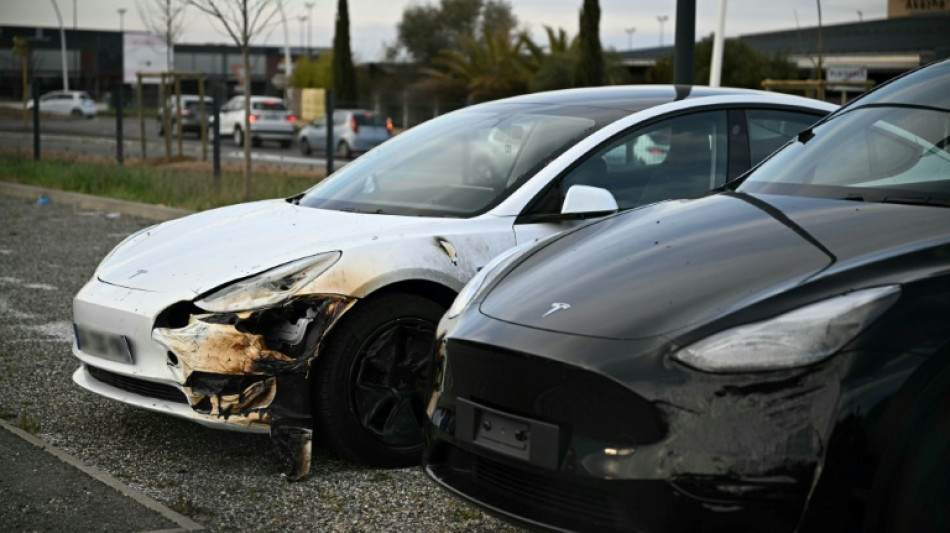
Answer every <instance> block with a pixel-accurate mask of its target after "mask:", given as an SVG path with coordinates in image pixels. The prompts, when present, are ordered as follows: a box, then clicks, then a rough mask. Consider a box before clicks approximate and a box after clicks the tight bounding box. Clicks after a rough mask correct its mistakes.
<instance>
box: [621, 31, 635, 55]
mask: <svg viewBox="0 0 950 533" xmlns="http://www.w3.org/2000/svg"><path fill="white" fill-rule="evenodd" d="M623 31H625V32H627V50H633V32H635V31H637V29H636V28H633V27H630V28H627V29H625V30H623Z"/></svg>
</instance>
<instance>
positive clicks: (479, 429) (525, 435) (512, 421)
mask: <svg viewBox="0 0 950 533" xmlns="http://www.w3.org/2000/svg"><path fill="white" fill-rule="evenodd" d="M458 402H459V403H458V409H457V412H456V426H455V427H456V437H457V438H458V439H460V440H462V441H464V442H470V443H472V444H474V445H475V446H479V447H482V448H486V449H489V450H492V451H495V452H498V453H502V454H504V455H507V456H510V457H514V458H517V459H521V460H523V461H527V462H530V463H533V464H536V465H538V466H543V467H545V468H551V469H554V468H556V467H557V460H558V456H559V449H558V446H559V442H560V440H559V429H558V427H557V426H556V425H554V424H549V423H547V422H541V421H539V420H532V419H530V418H524V417H521V416H517V415H512V414H509V413H505V412H502V411H499V410H497V409H492V408H490V407H486V406H484V405H479V404H477V403H475V402H471V401H469V400H465V399H463V398H459V399H458Z"/></svg>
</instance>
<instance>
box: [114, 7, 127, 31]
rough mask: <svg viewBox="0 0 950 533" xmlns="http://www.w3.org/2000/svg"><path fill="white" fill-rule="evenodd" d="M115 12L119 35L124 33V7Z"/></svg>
mask: <svg viewBox="0 0 950 533" xmlns="http://www.w3.org/2000/svg"><path fill="white" fill-rule="evenodd" d="M116 11H118V12H119V33H122V32H124V31H125V11H126V9H125V8H124V7H120V8H119V9H117V10H116Z"/></svg>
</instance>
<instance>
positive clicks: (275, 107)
mask: <svg viewBox="0 0 950 533" xmlns="http://www.w3.org/2000/svg"><path fill="white" fill-rule="evenodd" d="M251 109H253V110H254V111H287V106H286V105H284V103H283V102H281V101H280V100H265V101H260V102H251Z"/></svg>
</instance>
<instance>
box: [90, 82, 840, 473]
mask: <svg viewBox="0 0 950 533" xmlns="http://www.w3.org/2000/svg"><path fill="white" fill-rule="evenodd" d="M834 108H835V106H831V105H828V104H825V103H822V102H818V101H815V100H810V99H804V98H799V97H793V96H785V95H778V94H773V93H761V92H755V91H744V90H734V89H710V88H701V87H696V88H694V89H692V90H689V89H686V88H682V87H679V88H676V87H666V86H646V87H609V88H592V89H583V90H571V91H561V92H552V93H538V94H532V95H525V96H520V97H516V98H511V99H506V100H500V101H495V102H490V103H485V104H480V105H476V106H471V107H468V108H465V109H462V110H459V111H456V112H452V113H449V114H446V115H443V116H441V117H439V118H436V119H433V120H431V121H429V122H426V123H425V124H423V125H420V126H419V127H416V128H413V129H411V130H409V131H407V132H405V133H403V134H401V135H399V136H397V137H394V138H393V139H392V140H390V141H387V142H385V143H383V144H382V145H380V146H378V147H377V148H375V149H373V150H371V151H370V152H369V153H367V154H366V155H364V156H362V157H360V158H358V159H356V160H355V161H354V162H352V163H350V164H348V165H347V166H346V167H344V168H343V169H341V170H340V171H338V172H336V173H335V174H333V175H332V176H330V177H329V178H327V179H325V180H323V181H321V182H320V183H318V184H317V185H315V186H314V187H313V188H311V189H309V190H308V191H306V192H304V193H301V194H300V195H298V196H294V197H292V198H288V199H278V200H270V201H261V202H254V203H248V204H241V205H235V206H230V207H225V208H221V209H216V210H213V211H207V212H202V213H198V214H195V215H192V216H189V217H186V218H183V219H179V220H175V221H171V222H167V223H164V224H161V225H159V226H155V227H152V228H149V229H146V230H143V231H141V232H139V233H137V234H135V235H132V236H130V237H129V238H128V239H127V240H126V241H125V242H123V243H121V244H120V245H119V246H117V247H116V248H115V249H114V250H113V251H112V252H111V253H110V254H109V255H108V256H107V257H106V258H105V259H104V260H103V261H102V263H101V264H100V265H99V267H98V269H97V271H96V273H95V275H94V276H93V278H92V279H91V280H90V281H89V283H88V284H87V285H86V286H85V287H84V288H83V289H82V290H81V291H80V292H79V293H78V294H77V295H76V297H75V300H74V307H73V309H74V321H75V324H76V331H77V341H76V344H75V345H74V347H73V353H74V354H75V355H76V357H78V358H79V360H80V362H81V365H80V367H79V369H78V370H77V371H76V373H75V374H74V380H75V381H76V382H77V383H78V384H79V385H81V386H82V387H84V388H86V389H89V390H91V391H93V392H96V393H98V394H101V395H103V396H106V397H109V398H112V399H115V400H118V401H121V402H125V403H128V404H132V405H136V406H139V407H142V408H144V409H150V410H154V411H159V412H162V413H167V414H171V415H175V416H179V417H182V418H186V419H188V420H192V421H195V422H198V423H202V424H206V425H209V426H213V427H220V428H228V429H235V430H240V431H263V432H267V431H270V432H271V434H272V435H274V436H275V438H276V439H277V442H278V444H279V445H280V446H288V447H291V448H292V449H293V450H297V451H296V452H293V453H296V456H295V457H296V458H297V460H298V462H297V463H296V464H295V470H294V472H293V473H292V474H291V477H297V476H299V475H302V474H303V473H304V472H305V470H306V464H308V463H306V461H308V460H309V449H307V450H303V448H304V447H305V446H308V445H309V444H308V443H309V435H310V430H311V419H312V420H313V424H314V425H315V428H316V431H317V432H318V433H319V434H320V438H321V441H322V442H325V443H326V444H327V445H328V446H329V447H330V448H331V449H332V450H334V451H335V452H337V453H339V454H342V455H345V456H348V457H351V458H353V459H356V460H358V461H362V462H365V463H368V464H372V465H379V466H397V465H411V464H418V462H419V458H420V454H421V451H422V448H423V434H422V425H421V422H420V420H421V416H422V412H421V411H422V402H423V400H424V397H425V395H426V391H427V389H426V387H427V378H426V371H425V369H426V368H427V365H428V361H429V351H428V350H429V347H430V345H431V344H432V340H433V335H434V332H435V327H436V324H437V323H438V321H439V318H440V317H441V316H442V313H443V312H444V311H445V309H446V308H447V307H448V306H449V304H450V303H451V302H452V300H453V298H454V297H455V295H456V293H457V292H458V290H459V289H461V288H462V286H463V285H464V284H465V282H466V281H468V279H469V278H471V277H472V276H473V275H474V274H475V273H476V272H477V271H478V270H479V269H480V268H482V267H483V266H484V265H485V264H486V263H488V261H489V260H491V259H492V258H493V257H494V256H495V255H497V254H499V253H501V252H503V251H505V250H506V249H508V248H511V247H512V246H515V245H517V244H519V243H523V242H528V241H532V240H534V239H536V238H538V237H541V236H545V235H549V234H552V233H554V232H558V231H562V230H565V229H569V228H571V227H573V226H575V225H578V224H583V223H584V221H583V219H584V218H585V217H593V216H601V215H604V214H606V213H608V212H611V211H615V210H616V209H617V207H618V203H619V204H620V205H621V206H622V207H632V206H635V205H638V204H639V203H640V202H641V198H640V197H641V192H642V196H643V201H654V199H655V198H661V197H663V196H664V195H667V194H705V193H706V192H707V191H708V189H709V188H710V187H714V186H719V185H722V184H723V183H724V182H725V180H726V178H727V176H737V175H739V174H740V173H742V172H744V171H745V170H746V169H748V168H749V167H750V166H751V165H752V164H754V163H755V161H752V160H751V159H749V157H748V154H749V153H750V149H749V147H750V145H758V144H759V143H772V142H774V139H772V138H771V137H762V138H750V137H749V136H747V135H746V132H747V131H749V130H750V124H754V123H757V122H758V121H762V120H769V121H778V122H781V123H783V124H786V126H787V129H788V131H791V132H797V131H800V130H801V129H804V128H806V127H807V126H808V125H809V124H811V123H812V122H813V121H814V120H816V119H818V118H819V117H821V116H823V115H824V114H826V113H827V112H829V111H830V110H832V109H834ZM618 119H619V120H618ZM661 123H662V124H670V125H671V127H672V126H675V129H676V130H677V131H678V132H679V134H681V135H682V136H684V137H689V135H690V131H692V134H693V135H696V136H700V137H701V139H702V142H704V143H706V146H707V148H706V149H705V155H706V157H707V162H708V166H707V168H706V174H705V175H704V177H703V179H704V180H705V181H704V182H703V183H699V188H697V189H694V190H687V189H688V188H687V187H680V186H678V185H676V183H677V182H678V181H679V180H681V179H685V177H684V176H682V175H681V174H680V171H679V170H678V169H676V168H674V167H673V166H671V167H669V168H665V167H663V165H657V166H654V167H652V168H649V169H647V168H646V167H643V166H642V165H640V164H639V163H638V162H637V160H636V158H635V157H633V156H632V152H633V150H632V146H633V145H634V144H635V142H636V139H637V138H638V137H639V136H640V135H642V134H644V133H645V132H648V131H652V130H653V129H654V128H655V127H656V126H657V125H658V124H661ZM770 123H771V122H770ZM726 132H734V133H731V134H730V140H729V142H726V136H727V134H726ZM607 152H610V153H620V154H624V155H625V156H627V157H625V158H618V157H612V159H611V162H610V164H609V165H608V164H607V163H606V162H605V161H604V160H603V158H602V155H603V154H604V153H607ZM695 155H699V154H692V153H690V154H677V152H676V151H674V150H671V152H670V155H669V157H668V158H667V162H670V163H672V162H674V161H675V162H679V160H680V158H681V157H682V158H683V159H684V160H688V159H691V158H692V157H693V156H695ZM727 162H728V163H727ZM641 170H649V175H646V174H641V173H639V171H641ZM664 181H666V182H667V185H668V187H666V188H664V185H663V182H664ZM596 187H604V188H607V189H606V190H605V189H598V188H596ZM608 190H609V191H610V192H608ZM611 193H613V195H616V196H617V199H616V200H614V198H613V196H612V194H611ZM291 445H293V446H291ZM288 453H291V452H288Z"/></svg>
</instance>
